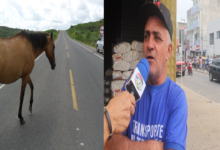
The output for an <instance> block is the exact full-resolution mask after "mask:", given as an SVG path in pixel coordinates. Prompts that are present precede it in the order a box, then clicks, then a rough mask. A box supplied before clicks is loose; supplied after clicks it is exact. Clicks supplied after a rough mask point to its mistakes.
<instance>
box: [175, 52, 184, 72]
mask: <svg viewBox="0 0 220 150" xmlns="http://www.w3.org/2000/svg"><path fill="white" fill-rule="evenodd" d="M181 63H182V72H181ZM185 72H186V64H185V62H184V61H182V60H181V58H180V55H179V54H177V55H176V75H178V74H181V73H182V75H183V76H184V75H185Z"/></svg>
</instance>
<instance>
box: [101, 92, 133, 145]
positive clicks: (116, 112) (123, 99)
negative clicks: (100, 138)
mask: <svg viewBox="0 0 220 150" xmlns="http://www.w3.org/2000/svg"><path fill="white" fill-rule="evenodd" d="M135 106H136V103H135V98H134V96H133V95H132V94H130V93H128V91H124V92H121V93H120V94H118V95H117V96H115V97H114V98H113V99H112V100H110V102H109V104H108V105H107V106H106V109H107V111H108V113H109V117H110V121H111V126H112V133H113V134H114V133H115V134H121V133H123V132H124V131H125V130H126V129H127V127H128V125H129V122H130V119H131V115H133V114H134V112H135V109H134V108H135ZM109 134H110V131H109V125H108V120H107V118H106V115H105V114H104V146H105V143H106V142H107V140H108V137H109Z"/></svg>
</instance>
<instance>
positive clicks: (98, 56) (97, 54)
mask: <svg viewBox="0 0 220 150" xmlns="http://www.w3.org/2000/svg"><path fill="white" fill-rule="evenodd" d="M93 54H95V55H96V56H98V57H99V58H101V59H104V58H102V57H101V56H99V55H98V54H96V53H93Z"/></svg>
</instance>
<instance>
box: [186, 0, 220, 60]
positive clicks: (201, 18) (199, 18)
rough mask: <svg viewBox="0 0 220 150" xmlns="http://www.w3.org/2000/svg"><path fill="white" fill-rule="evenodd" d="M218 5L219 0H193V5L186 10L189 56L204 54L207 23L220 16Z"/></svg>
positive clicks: (205, 51) (219, 5)
mask: <svg viewBox="0 0 220 150" xmlns="http://www.w3.org/2000/svg"><path fill="white" fill-rule="evenodd" d="M219 7H220V0H193V7H192V8H190V9H189V10H188V11H187V41H188V42H189V49H190V56H191V57H194V56H201V55H203V56H206V53H207V49H206V46H205V45H204V43H205V39H204V38H205V36H206V35H207V24H208V22H210V21H212V20H214V19H216V18H219V17H220V12H219ZM206 38H207V37H206ZM203 47H204V48H203Z"/></svg>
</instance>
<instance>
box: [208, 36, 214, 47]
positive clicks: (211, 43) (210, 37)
mask: <svg viewBox="0 0 220 150" xmlns="http://www.w3.org/2000/svg"><path fill="white" fill-rule="evenodd" d="M209 44H210V45H214V33H210V34H209Z"/></svg>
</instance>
